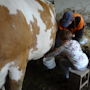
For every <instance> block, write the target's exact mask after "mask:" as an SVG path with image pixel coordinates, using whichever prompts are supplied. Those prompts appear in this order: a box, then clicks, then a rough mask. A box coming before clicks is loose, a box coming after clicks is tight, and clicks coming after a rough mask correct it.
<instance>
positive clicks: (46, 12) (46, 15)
mask: <svg viewBox="0 0 90 90" xmlns="http://www.w3.org/2000/svg"><path fill="white" fill-rule="evenodd" d="M36 1H37V2H39V4H40V5H41V6H42V7H43V11H42V10H39V12H40V15H41V19H42V20H43V22H44V23H45V25H46V30H48V29H52V32H51V39H52V40H53V41H55V37H56V27H57V25H56V23H55V24H53V22H52V20H51V19H52V16H51V13H50V10H51V11H52V13H53V14H55V11H54V6H53V5H52V4H51V3H45V2H43V1H41V0H36Z"/></svg>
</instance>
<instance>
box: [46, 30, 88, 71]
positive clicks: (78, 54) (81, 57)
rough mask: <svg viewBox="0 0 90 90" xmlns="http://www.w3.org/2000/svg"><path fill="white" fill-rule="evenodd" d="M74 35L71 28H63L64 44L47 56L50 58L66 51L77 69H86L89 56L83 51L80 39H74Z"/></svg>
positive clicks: (62, 41) (62, 37)
mask: <svg viewBox="0 0 90 90" xmlns="http://www.w3.org/2000/svg"><path fill="white" fill-rule="evenodd" d="M72 36H73V35H72V33H71V32H70V31H69V30H62V31H61V34H60V39H61V41H60V43H62V45H61V46H60V47H59V48H57V49H55V50H54V51H53V52H51V53H48V54H47V55H46V56H45V57H46V58H48V57H52V56H57V55H58V54H60V53H64V54H65V56H66V57H67V58H68V60H69V61H70V62H71V64H72V65H73V66H74V68H75V69H77V70H85V68H86V67H87V65H88V62H89V60H88V57H87V55H86V54H85V53H84V52H83V51H82V49H81V46H80V44H79V43H78V41H76V40H72Z"/></svg>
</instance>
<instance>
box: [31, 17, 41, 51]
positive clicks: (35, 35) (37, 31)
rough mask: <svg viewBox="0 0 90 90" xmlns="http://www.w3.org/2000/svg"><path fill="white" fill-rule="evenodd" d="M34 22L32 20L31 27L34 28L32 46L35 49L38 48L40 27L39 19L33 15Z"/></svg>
mask: <svg viewBox="0 0 90 90" xmlns="http://www.w3.org/2000/svg"><path fill="white" fill-rule="evenodd" d="M33 20H34V21H33V22H32V21H30V29H32V31H31V33H32V42H33V45H32V47H31V48H33V49H34V51H35V50H37V47H36V45H37V35H38V34H39V32H40V27H39V26H38V22H37V19H36V18H35V17H34V16H33Z"/></svg>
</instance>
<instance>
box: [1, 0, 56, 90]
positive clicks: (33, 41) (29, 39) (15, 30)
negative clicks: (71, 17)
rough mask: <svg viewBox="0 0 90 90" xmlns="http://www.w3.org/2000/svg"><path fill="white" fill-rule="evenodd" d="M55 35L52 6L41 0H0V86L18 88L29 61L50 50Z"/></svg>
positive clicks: (19, 89)
mask: <svg viewBox="0 0 90 90" xmlns="http://www.w3.org/2000/svg"><path fill="white" fill-rule="evenodd" d="M55 34H56V22H55V16H54V8H53V6H52V4H51V3H49V2H47V1H44V0H0V89H2V88H3V86H4V83H5V81H6V76H7V75H9V83H10V89H9V90H21V87H22V82H23V77H24V72H25V69H26V66H27V63H28V61H29V60H32V59H33V60H36V59H39V58H41V57H43V55H44V54H45V53H46V52H47V51H49V50H50V48H51V47H52V45H53V43H54V40H55Z"/></svg>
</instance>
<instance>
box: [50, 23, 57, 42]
mask: <svg viewBox="0 0 90 90" xmlns="http://www.w3.org/2000/svg"><path fill="white" fill-rule="evenodd" d="M56 31H57V24H55V25H53V27H52V32H51V39H53V43H55V38H56Z"/></svg>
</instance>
